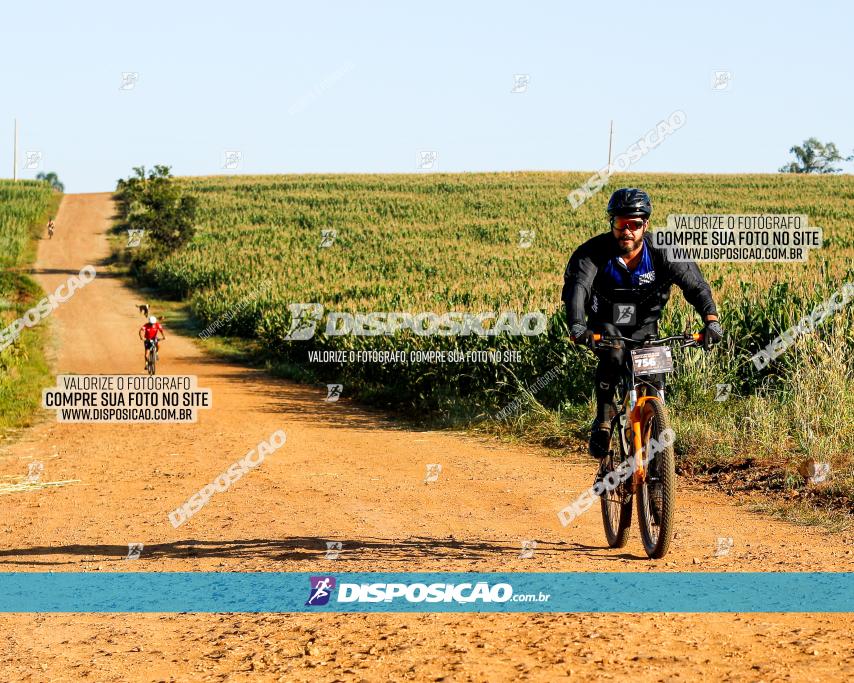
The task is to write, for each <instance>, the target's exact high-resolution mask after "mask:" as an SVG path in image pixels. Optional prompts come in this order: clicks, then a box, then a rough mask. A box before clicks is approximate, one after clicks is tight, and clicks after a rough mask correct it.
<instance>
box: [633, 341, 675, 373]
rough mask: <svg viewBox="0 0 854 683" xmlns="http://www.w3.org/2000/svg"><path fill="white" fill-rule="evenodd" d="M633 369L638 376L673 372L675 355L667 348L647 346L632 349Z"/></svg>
mask: <svg viewBox="0 0 854 683" xmlns="http://www.w3.org/2000/svg"><path fill="white" fill-rule="evenodd" d="M632 367H633V368H634V370H635V374H636V375H657V374H658V373H659V372H673V355H672V354H671V352H670V347H667V346H646V347H643V348H640V349H632Z"/></svg>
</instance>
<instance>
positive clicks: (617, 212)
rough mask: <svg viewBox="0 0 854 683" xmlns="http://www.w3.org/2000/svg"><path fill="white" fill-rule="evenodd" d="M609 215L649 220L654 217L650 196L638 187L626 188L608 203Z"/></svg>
mask: <svg viewBox="0 0 854 683" xmlns="http://www.w3.org/2000/svg"><path fill="white" fill-rule="evenodd" d="M608 215H609V216H610V217H611V218H615V217H616V216H641V217H642V218H644V219H647V218H649V217H650V215H652V202H651V201H650V199H649V195H648V194H647V193H646V192H644V191H643V190H638V189H637V188H636V187H624V188H622V189H621V190H617V191H616V192H615V193H614V194H612V195H611V200H610V201H609V202H608Z"/></svg>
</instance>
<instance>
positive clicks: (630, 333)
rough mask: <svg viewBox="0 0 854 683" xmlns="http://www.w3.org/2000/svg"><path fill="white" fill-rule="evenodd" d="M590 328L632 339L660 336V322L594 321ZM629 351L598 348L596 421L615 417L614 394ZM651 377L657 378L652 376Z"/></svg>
mask: <svg viewBox="0 0 854 683" xmlns="http://www.w3.org/2000/svg"><path fill="white" fill-rule="evenodd" d="M590 330H591V331H592V332H596V333H598V334H605V335H609V334H619V335H621V336H623V337H631V338H632V339H643V338H644V337H646V336H648V335H653V336H656V337H657V336H658V323H657V322H653V323H648V324H646V325H643V326H642V327H636V328H625V327H621V328H619V329H618V328H617V327H616V326H615V325H612V324H611V323H592V324H591V325H590ZM628 354H629V351H628V350H627V349H626V348H625V343H623V348H619V349H611V348H601V349H596V355H597V356H598V357H599V365H598V366H597V367H596V423H597V424H604V423H606V422H610V421H611V418H612V417H614V414H615V412H614V407H615V406H614V394H615V392H616V391H617V383H618V381H619V379H620V375H621V374H622V372H623V367H624V365H625V362H626V360H627V356H628ZM650 379H656V378H655V377H651V378H650Z"/></svg>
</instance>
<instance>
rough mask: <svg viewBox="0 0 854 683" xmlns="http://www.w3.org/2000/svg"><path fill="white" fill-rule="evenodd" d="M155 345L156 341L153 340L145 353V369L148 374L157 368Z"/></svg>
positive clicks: (156, 344) (151, 373)
mask: <svg viewBox="0 0 854 683" xmlns="http://www.w3.org/2000/svg"><path fill="white" fill-rule="evenodd" d="M157 346H158V342H157V341H156V340H155V342H154V343H153V344H152V345H151V347H150V348H149V349H148V350H147V352H146V354H145V369H146V370H147V371H148V374H149V375H153V374H154V373H155V371H156V370H157Z"/></svg>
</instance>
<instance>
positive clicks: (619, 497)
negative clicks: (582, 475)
mask: <svg viewBox="0 0 854 683" xmlns="http://www.w3.org/2000/svg"><path fill="white" fill-rule="evenodd" d="M622 450H623V449H622V443H621V441H620V422H619V416H618V417H616V418H614V420H612V422H611V446H610V448H609V450H608V455H607V456H606V457H605V460H604V462H603V464H602V467H601V468H600V472H599V474H601V475H602V476H603V477H604V476H605V475H607V474H608V473H609V472H613V471H614V469H615V468H616V467H617V465H619V464H620V462H621V458H620V455H621V454H622ZM599 503H600V505H601V507H602V525H603V526H604V527H605V538H606V539H607V541H608V547H609V548H624V547H625V545H626V543H628V541H629V530H630V527H631V525H632V496H631V494H630V493H629V492H628V490H627V488H626V486H625V484H620V485H619V486H617V487H616V488H615V489H613V490H611V491H605V492H603V493H602V495H601V496H600V497H599Z"/></svg>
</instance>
